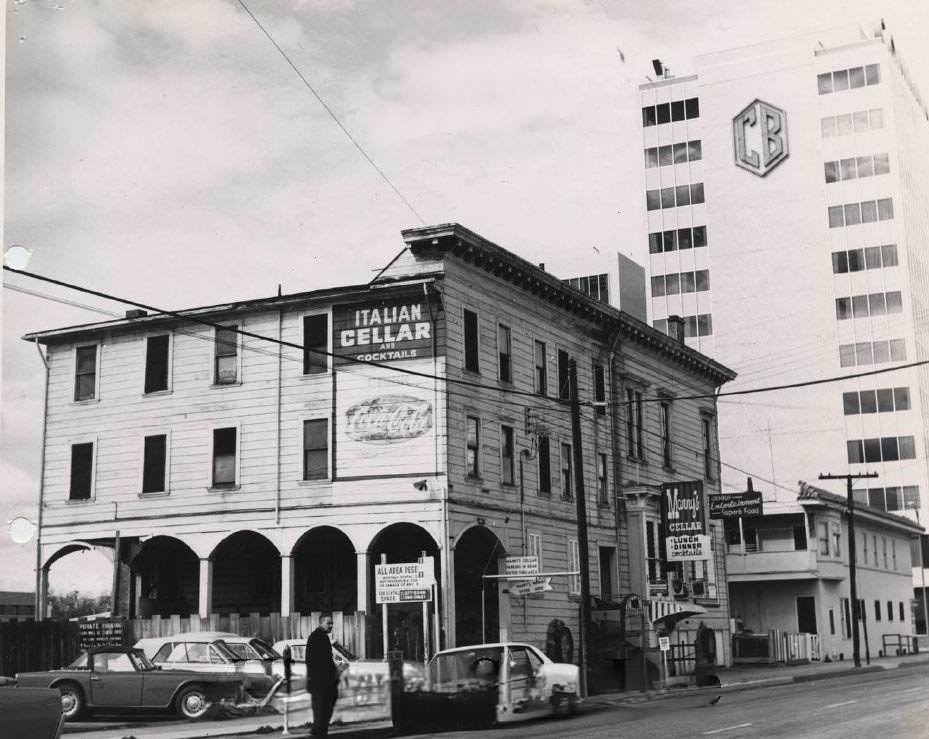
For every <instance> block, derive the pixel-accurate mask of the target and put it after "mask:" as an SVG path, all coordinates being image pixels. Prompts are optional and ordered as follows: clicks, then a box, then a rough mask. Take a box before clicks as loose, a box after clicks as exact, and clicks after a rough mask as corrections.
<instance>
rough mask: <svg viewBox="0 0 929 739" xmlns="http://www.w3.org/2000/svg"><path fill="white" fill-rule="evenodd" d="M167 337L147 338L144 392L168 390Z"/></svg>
mask: <svg viewBox="0 0 929 739" xmlns="http://www.w3.org/2000/svg"><path fill="white" fill-rule="evenodd" d="M169 338H170V337H169V336H168V335H167V334H165V335H164V336H149V337H148V339H147V341H146V347H145V392H147V393H157V392H159V391H160V390H167V389H168V347H169V345H170V344H169Z"/></svg>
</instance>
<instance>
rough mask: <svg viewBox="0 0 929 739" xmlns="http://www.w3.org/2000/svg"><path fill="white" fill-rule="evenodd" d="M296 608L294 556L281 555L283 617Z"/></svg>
mask: <svg viewBox="0 0 929 739" xmlns="http://www.w3.org/2000/svg"><path fill="white" fill-rule="evenodd" d="M293 608H294V558H293V557H288V556H286V555H281V618H286V617H287V616H289V615H290V613H291V611H293Z"/></svg>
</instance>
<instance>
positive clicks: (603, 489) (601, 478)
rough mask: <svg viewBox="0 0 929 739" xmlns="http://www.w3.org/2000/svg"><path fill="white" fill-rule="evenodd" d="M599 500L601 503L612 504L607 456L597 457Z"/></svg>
mask: <svg viewBox="0 0 929 739" xmlns="http://www.w3.org/2000/svg"><path fill="white" fill-rule="evenodd" d="M597 500H598V501H600V503H604V504H606V503H609V502H610V488H609V478H608V476H607V470H606V455H605V454H598V455H597Z"/></svg>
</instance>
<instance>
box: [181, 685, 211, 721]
mask: <svg viewBox="0 0 929 739" xmlns="http://www.w3.org/2000/svg"><path fill="white" fill-rule="evenodd" d="M175 705H176V707H177V712H178V714H180V715H181V716H183V717H184V718H186V719H200V718H203V717H204V716H206V714H207V713H208V712H209V710H210V705H211V703H210V701H209V699H208V698H207V695H206V690H204V689H203V687H202V686H200V685H188V686H187V687H186V688H184V689H183V690H182V691H181V692H180V693H178V696H177V701H176V703H175Z"/></svg>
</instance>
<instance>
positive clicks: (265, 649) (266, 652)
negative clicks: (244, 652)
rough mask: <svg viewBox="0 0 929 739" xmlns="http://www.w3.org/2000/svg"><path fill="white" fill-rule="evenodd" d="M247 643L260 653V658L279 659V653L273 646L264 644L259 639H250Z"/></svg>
mask: <svg viewBox="0 0 929 739" xmlns="http://www.w3.org/2000/svg"><path fill="white" fill-rule="evenodd" d="M249 644H251V645H252V647H253V648H254V649H255V651H256V652H258V654H260V655H261V659H281V655H279V654H278V653H277V652H275V651H274V648H273V647H271V646H269V645H268V644H265V643H264V642H263V641H261V639H252V640H251V641H250V642H249Z"/></svg>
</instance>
